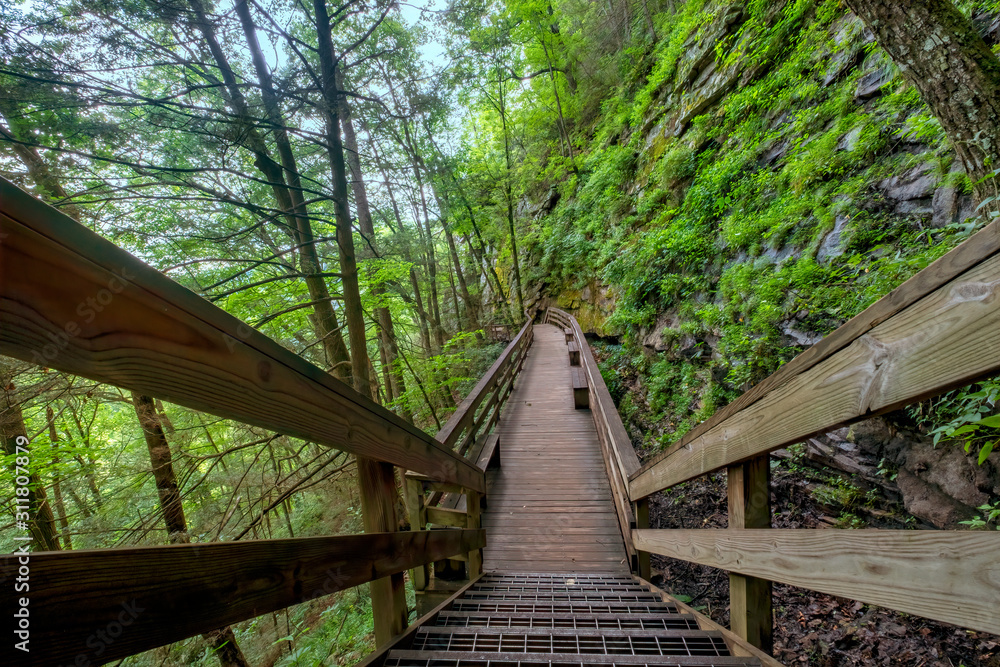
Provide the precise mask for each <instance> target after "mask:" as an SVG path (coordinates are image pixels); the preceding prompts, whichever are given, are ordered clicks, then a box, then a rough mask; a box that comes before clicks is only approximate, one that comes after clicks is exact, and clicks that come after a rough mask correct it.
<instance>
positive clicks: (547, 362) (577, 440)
mask: <svg viewBox="0 0 1000 667" xmlns="http://www.w3.org/2000/svg"><path fill="white" fill-rule="evenodd" d="M534 336H535V337H534V342H533V343H532V345H531V348H530V350H529V351H528V357H527V359H526V360H525V364H524V368H523V370H522V371H521V373H520V375H519V376H518V380H517V386H516V387H515V389H514V392H513V393H512V394H511V397H510V399H509V401H508V402H507V406H506V408H505V410H504V413H503V416H502V417H501V419H500V425H499V433H500V461H501V463H500V468H499V470H497V471H496V472H491V473H490V476H491V479H490V490H489V493H488V496H487V498H488V506H487V509H486V511H484V512H483V527H484V528H486V531H487V546H486V550H485V553H484V561H483V568H484V570H486V571H487V572H489V571H500V572H504V571H507V572H598V571H599V572H622V573H628V571H629V564H628V560H627V558H626V554H625V545H624V543H623V541H622V536H621V530H620V528H619V526H618V520H617V518H616V515H615V508H614V505H613V501H612V499H611V485H610V484H609V482H608V474H607V471H606V470H605V466H604V461H603V459H602V457H601V448H600V443H599V442H598V440H597V431H596V428H595V426H594V420H593V418H592V417H591V414H590V410H576V409H574V407H573V389H572V385H571V378H570V366H569V355H568V353H567V348H566V343H565V340H564V336H563V333H562V330H560V329H558V328H556V327H555V326H553V325H551V324H539V325H535V327H534Z"/></svg>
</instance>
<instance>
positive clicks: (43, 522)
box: [0, 368, 60, 551]
mask: <svg viewBox="0 0 1000 667" xmlns="http://www.w3.org/2000/svg"><path fill="white" fill-rule="evenodd" d="M0 384H2V385H3V386H2V389H3V400H2V401H0V441H2V443H3V451H4V453H5V454H7V455H8V456H17V455H18V454H17V447H18V445H20V446H22V447H24V446H26V445H27V444H28V433H27V429H26V428H25V426H24V414H23V413H22V412H21V398H20V397H19V396H18V395H17V394H16V391H15V387H14V382H13V378H12V373H9V372H8V371H7V369H6V368H0ZM30 458H31V455H29V459H30ZM27 477H28V487H27V488H28V493H27V496H26V497H27V500H28V503H27V510H28V511H27V514H28V521H27V524H28V526H27V527H28V530H29V531H30V532H31V535H32V537H33V538H34V540H35V542H36V544H38V546H39V547H41V550H42V551H60V548H59V535H58V533H57V531H56V521H55V518H54V517H53V516H52V508H51V507H49V502H48V500H47V499H46V497H45V485H44V484H42V480H41V479H39V477H38V475H37V474H36V473H34V472H30V473H28V475H27ZM23 507H24V505H22V504H18V508H19V509H21V508H23ZM18 513H19V514H20V513H21V512H18ZM21 519H23V516H22V517H18V520H19V521H20V520H21Z"/></svg>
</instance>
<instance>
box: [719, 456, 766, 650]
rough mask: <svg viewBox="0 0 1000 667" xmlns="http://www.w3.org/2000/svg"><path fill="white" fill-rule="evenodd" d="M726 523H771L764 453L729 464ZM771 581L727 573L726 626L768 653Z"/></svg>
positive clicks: (734, 525)
mask: <svg viewBox="0 0 1000 667" xmlns="http://www.w3.org/2000/svg"><path fill="white" fill-rule="evenodd" d="M728 479H729V527H730V528H731V529H741V528H770V527H771V467H770V459H769V457H768V456H767V455H766V454H765V455H764V456H758V457H756V458H753V459H750V460H749V461H746V462H745V463H738V464H736V465H731V466H729V468H728ZM773 622H774V621H773V614H772V611H771V582H770V581H768V580H766V579H759V578H757V577H746V576H743V575H740V574H733V573H730V574H729V626H730V629H732V631H733V632H734V633H736V634H737V635H738V636H739V637H741V638H743V639H745V640H746V641H747V642H749V643H750V644H752V645H753V646H756V647H757V648H759V649H761V650H762V651H765V652H767V653H770V652H771V649H772V642H773Z"/></svg>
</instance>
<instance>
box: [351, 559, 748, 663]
mask: <svg viewBox="0 0 1000 667" xmlns="http://www.w3.org/2000/svg"><path fill="white" fill-rule="evenodd" d="M368 664H369V665H385V667H438V666H447V667H466V666H469V667H473V666H475V667H485V666H486V665H488V664H493V665H499V664H503V665H504V666H505V667H536V666H537V667H541V666H542V665H545V666H549V665H556V664H558V665H559V667H575V666H577V665H579V666H581V667H582V666H583V665H602V666H606V667H611V666H612V665H637V666H638V665H673V666H676V667H682V666H687V665H718V666H719V667H722V666H723V665H760V661H759V660H757V659H756V658H747V657H735V656H732V655H731V654H730V651H729V647H728V645H727V643H726V639H725V637H724V636H723V634H722V633H721V632H718V631H711V630H708V631H707V630H702V629H700V627H699V623H698V620H697V619H696V618H695V616H694V615H693V614H690V613H688V612H686V611H683V610H681V609H679V608H678V606H677V605H675V604H673V603H671V602H669V601H664V600H663V599H662V597H661V596H660V595H659V594H658V593H654V592H653V591H652V590H650V589H649V588H647V587H646V586H644V585H642V584H641V583H639V582H638V581H637V580H635V579H634V578H633V577H631V576H630V575H627V574H621V573H616V572H605V573H592V572H587V573H537V572H534V573H488V574H486V575H484V576H483V577H482V578H480V579H479V580H478V581H476V582H475V583H474V584H472V585H471V586H469V587H468V588H466V589H465V590H464V591H462V592H461V593H460V594H459V595H458V596H457V597H455V598H454V599H452V600H450V601H449V602H447V603H446V604H444V605H443V606H442V607H441V608H440V609H439V610H437V612H436V613H435V614H434V615H433V616H429V617H426V618H425V620H424V621H423V623H422V624H421V625H420V626H419V627H417V628H416V629H415V630H413V631H412V632H409V633H408V634H407V636H406V637H405V638H403V640H401V641H398V642H396V643H394V645H393V646H391V647H388V648H387V650H386V651H384V652H383V653H382V656H381V657H380V658H377V659H376V660H372V661H369V662H368Z"/></svg>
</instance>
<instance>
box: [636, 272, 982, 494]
mask: <svg viewBox="0 0 1000 667" xmlns="http://www.w3.org/2000/svg"><path fill="white" fill-rule="evenodd" d="M997 371H1000V256H997V255H994V256H993V257H990V258H989V259H987V260H986V261H984V262H982V263H980V264H978V265H977V266H976V267H974V268H972V269H970V270H968V271H966V272H965V273H963V274H962V275H961V276H959V277H957V278H955V279H954V280H952V281H951V282H949V283H947V284H945V285H944V286H942V287H939V288H938V289H937V290H935V291H933V292H931V293H930V294H928V295H926V296H925V297H924V298H922V299H920V300H919V301H917V302H916V303H914V304H912V305H910V306H909V307H907V308H905V309H903V310H901V311H899V312H897V313H896V314H895V315H893V316H892V317H890V318H888V319H886V320H885V321H883V322H882V323H881V324H879V325H878V326H876V327H874V328H872V329H871V330H870V331H868V332H867V333H866V334H865V335H863V336H862V337H860V338H858V339H857V340H855V341H854V342H853V343H851V344H850V345H848V346H847V347H845V348H843V349H841V350H840V351H839V352H837V353H836V354H833V355H832V356H830V357H828V358H827V359H825V360H824V361H822V362H820V363H818V364H816V365H815V366H813V367H812V368H810V369H809V370H808V371H806V372H804V373H801V374H799V375H798V376H796V377H795V378H793V379H791V380H789V381H788V382H786V383H784V384H782V385H781V386H780V387H778V388H777V389H775V390H774V391H772V392H770V393H769V394H768V395H767V396H765V397H764V398H761V399H759V400H758V401H756V402H754V403H753V404H751V405H750V406H749V407H747V408H746V409H744V410H742V411H740V412H738V413H736V414H735V415H733V416H732V417H730V418H729V419H727V420H725V421H723V422H722V423H720V424H718V425H717V426H715V427H714V428H712V429H710V430H709V431H707V432H706V433H704V434H703V435H702V436H701V437H699V438H697V439H696V440H694V441H693V442H691V443H689V445H688V446H687V447H683V448H681V449H677V450H675V451H674V453H673V454H672V455H671V456H669V457H667V458H665V459H660V460H659V461H658V462H657V463H656V464H654V465H651V466H644V467H643V468H642V469H641V470H640V471H638V472H637V473H636V474H635V475H633V477H632V479H631V482H630V485H629V493H630V495H631V497H632V498H633V499H636V498H642V497H644V496H647V495H649V494H651V493H655V492H656V491H659V490H662V489H665V488H668V487H670V486H673V485H674V484H677V483H679V482H683V481H686V480H688V479H692V478H694V477H697V476H699V475H701V474H704V473H706V472H710V471H712V470H716V469H718V468H720V467H722V466H725V465H729V464H731V463H737V462H740V461H743V460H746V459H748V458H751V457H753V456H756V455H758V454H762V453H764V452H768V451H772V450H775V449H778V448H780V447H784V446H786V445H789V444H792V443H795V442H799V441H801V440H803V439H804V438H806V437H808V436H810V435H813V434H815V433H820V432H823V431H826V430H829V429H831V428H835V427H837V426H840V425H842V424H846V423H850V422H852V421H856V420H858V419H862V418H865V417H868V416H871V415H874V414H879V413H882V412H887V411H890V410H894V409H896V408H899V407H902V406H904V405H907V404H909V403H912V402H914V401H918V400H921V399H924V398H927V397H929V396H934V395H937V394H940V393H943V392H945V391H948V390H950V389H952V388H954V387H957V386H962V385H965V384H968V383H970V382H973V381H975V380H977V379H979V378H982V377H986V376H989V375H992V374H994V373H996V372H997Z"/></svg>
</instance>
